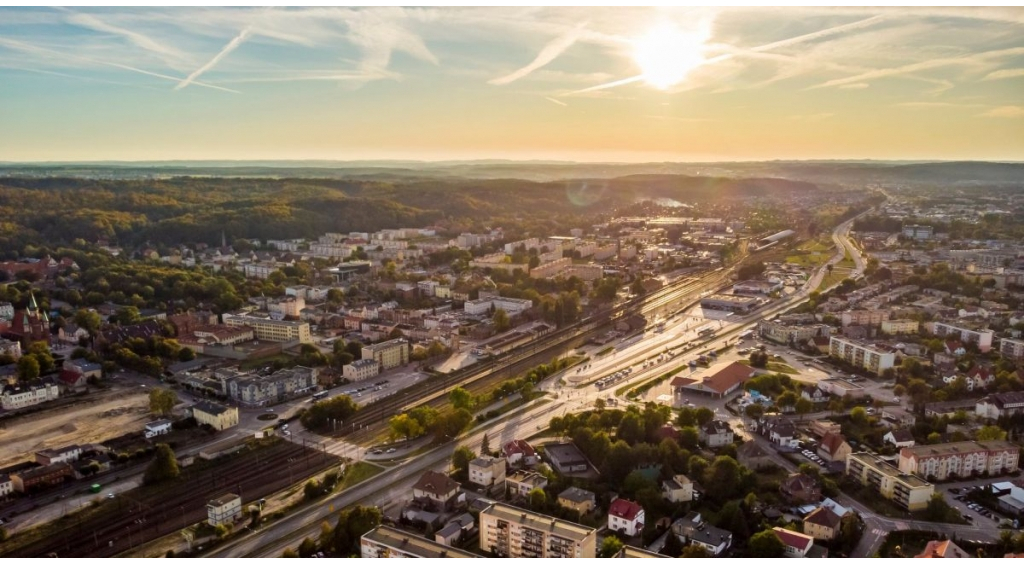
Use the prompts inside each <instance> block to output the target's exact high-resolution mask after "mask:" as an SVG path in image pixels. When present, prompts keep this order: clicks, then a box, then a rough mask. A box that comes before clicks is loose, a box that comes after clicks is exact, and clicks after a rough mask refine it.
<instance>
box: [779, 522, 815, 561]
mask: <svg viewBox="0 0 1024 564" xmlns="http://www.w3.org/2000/svg"><path fill="white" fill-rule="evenodd" d="M772 530H773V531H775V535H776V536H777V537H779V540H780V541H782V544H783V545H785V547H786V552H785V556H786V558H806V557H807V556H808V553H809V552H810V551H811V549H812V548H814V537H811V536H809V535H805V534H803V533H798V532H796V531H790V530H788V529H783V528H782V527H772Z"/></svg>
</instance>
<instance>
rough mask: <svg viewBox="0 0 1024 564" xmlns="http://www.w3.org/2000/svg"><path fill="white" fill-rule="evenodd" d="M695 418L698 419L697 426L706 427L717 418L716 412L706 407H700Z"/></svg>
mask: <svg viewBox="0 0 1024 564" xmlns="http://www.w3.org/2000/svg"><path fill="white" fill-rule="evenodd" d="M694 416H695V417H696V418H697V425H700V426H704V425H707V424H708V423H710V422H711V420H712V419H714V418H715V412H714V411H711V410H710V409H708V408H706V407H698V408H697V411H696V412H695V413H694Z"/></svg>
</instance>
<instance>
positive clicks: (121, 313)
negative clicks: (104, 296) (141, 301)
mask: <svg viewBox="0 0 1024 564" xmlns="http://www.w3.org/2000/svg"><path fill="white" fill-rule="evenodd" d="M114 321H117V322H118V323H119V324H121V325H132V324H134V323H138V322H140V321H142V314H140V313H139V308H137V307H135V306H125V307H122V308H121V309H119V310H117V313H115V314H114Z"/></svg>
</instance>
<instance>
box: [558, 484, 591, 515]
mask: <svg viewBox="0 0 1024 564" xmlns="http://www.w3.org/2000/svg"><path fill="white" fill-rule="evenodd" d="M558 505H561V506H562V507H564V508H566V509H572V510H573V511H576V512H577V513H578V514H579V515H586V514H587V513H590V512H591V511H593V510H594V508H596V507H597V496H596V495H594V492H592V491H588V490H585V489H583V488H577V487H576V486H570V487H569V488H568V489H566V490H565V491H564V492H562V493H560V494H558Z"/></svg>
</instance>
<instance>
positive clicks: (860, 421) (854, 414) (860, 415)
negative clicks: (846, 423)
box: [850, 407, 868, 425]
mask: <svg viewBox="0 0 1024 564" xmlns="http://www.w3.org/2000/svg"><path fill="white" fill-rule="evenodd" d="M850 421H852V422H854V423H855V424H857V425H866V424H867V422H868V412H867V410H866V409H864V408H863V407H855V408H853V409H852V410H851V411H850Z"/></svg>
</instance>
